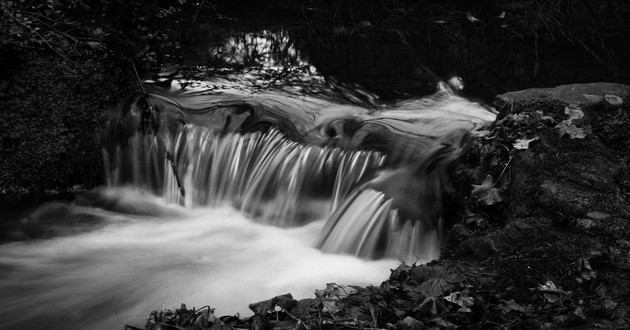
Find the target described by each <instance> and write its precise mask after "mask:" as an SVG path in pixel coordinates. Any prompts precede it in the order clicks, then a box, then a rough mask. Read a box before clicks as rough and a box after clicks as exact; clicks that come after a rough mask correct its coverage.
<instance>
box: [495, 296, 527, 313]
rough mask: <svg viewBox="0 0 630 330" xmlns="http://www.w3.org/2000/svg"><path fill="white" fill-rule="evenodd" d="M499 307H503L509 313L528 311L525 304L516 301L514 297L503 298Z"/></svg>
mask: <svg viewBox="0 0 630 330" xmlns="http://www.w3.org/2000/svg"><path fill="white" fill-rule="evenodd" d="M499 308H501V309H502V310H503V311H504V312H506V313H509V312H511V311H517V312H521V313H525V312H526V311H527V310H526V309H525V308H523V306H521V305H519V304H518V303H517V302H515V301H514V299H510V300H501V302H500V303H499Z"/></svg>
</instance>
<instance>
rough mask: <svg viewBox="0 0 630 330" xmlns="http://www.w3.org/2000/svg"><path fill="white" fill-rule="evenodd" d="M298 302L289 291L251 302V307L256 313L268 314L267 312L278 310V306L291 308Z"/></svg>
mask: <svg viewBox="0 0 630 330" xmlns="http://www.w3.org/2000/svg"><path fill="white" fill-rule="evenodd" d="M296 304H297V300H295V299H293V296H292V295H291V294H290V293H287V294H283V295H281V296H276V297H274V298H272V299H269V300H264V301H259V302H257V303H253V304H249V309H250V310H251V311H252V312H254V314H258V315H266V314H267V313H271V312H274V311H276V310H275V308H276V306H278V307H280V308H281V309H284V310H291V309H292V308H293V307H294V306H295V305H296Z"/></svg>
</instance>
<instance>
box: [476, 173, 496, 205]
mask: <svg viewBox="0 0 630 330" xmlns="http://www.w3.org/2000/svg"><path fill="white" fill-rule="evenodd" d="M492 181H493V179H492V175H488V176H487V177H486V179H485V180H484V181H483V182H482V183H481V184H480V185H476V184H474V185H472V186H473V190H472V194H473V195H477V201H478V202H480V203H482V204H484V205H494V204H496V203H498V202H501V201H503V198H502V197H501V194H500V193H499V189H497V188H496V187H495V186H494V183H492Z"/></svg>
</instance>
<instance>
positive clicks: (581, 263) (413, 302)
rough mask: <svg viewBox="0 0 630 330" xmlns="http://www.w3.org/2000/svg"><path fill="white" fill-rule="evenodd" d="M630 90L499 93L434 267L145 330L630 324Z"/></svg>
mask: <svg viewBox="0 0 630 330" xmlns="http://www.w3.org/2000/svg"><path fill="white" fill-rule="evenodd" d="M629 95H630V87H629V86H625V85H620V84H609V83H595V84H579V85H565V86H558V87H556V88H545V89H530V90H525V91H519V92H511V93H506V94H502V95H499V96H498V97H497V101H496V106H497V107H498V109H499V112H500V113H499V116H498V118H497V120H496V121H495V122H494V123H493V124H492V125H491V126H490V127H488V129H487V131H486V132H485V133H486V134H485V135H484V136H482V137H480V138H478V139H477V140H476V141H475V142H474V144H473V146H472V148H471V150H470V152H469V153H468V154H467V155H466V157H464V159H463V160H462V162H461V163H460V164H459V165H458V166H457V168H456V169H455V170H454V173H452V176H451V181H450V182H449V185H448V187H447V193H448V194H449V195H450V196H451V198H452V199H453V200H456V201H458V202H457V206H459V212H458V213H457V214H456V215H455V216H453V217H452V219H451V224H450V226H451V227H450V228H451V229H450V232H449V235H448V243H447V245H446V248H445V249H444V251H443V253H442V257H441V258H440V259H439V260H436V261H434V262H431V263H430V264H427V265H415V264H414V265H408V264H402V265H400V266H399V267H398V268H397V269H395V270H392V273H391V276H390V278H389V279H387V280H386V281H384V282H383V283H382V284H381V285H380V286H379V287H368V288H360V287H349V286H341V285H337V284H328V286H327V287H326V288H325V289H323V290H321V291H318V292H316V297H315V298H312V299H305V300H300V301H297V300H295V299H293V298H292V297H291V296H290V295H284V296H279V297H275V298H272V299H270V300H268V301H264V302H260V303H256V304H252V305H250V309H251V310H252V311H253V312H254V314H255V315H254V316H253V317H249V318H246V319H243V318H239V317H234V316H224V317H216V316H215V315H214V310H213V309H211V308H209V307H205V308H201V309H198V310H195V309H192V310H190V309H187V308H186V307H185V306H183V305H182V308H180V309H177V310H175V311H168V310H167V311H160V312H153V313H151V315H150V317H149V319H148V321H147V324H146V325H145V328H146V329H206V328H209V329H245V328H247V329H272V328H273V329H313V328H315V329H322V328H326V329H339V328H347V329H375V328H378V329H400V330H417V329H425V328H426V329H441V328H453V329H454V328H471V329H507V328H509V329H557V328H576V329H593V328H601V329H622V328H628V327H630V314H629V313H628V312H629V308H630V275H629V274H630V272H629V271H630V222H629V220H630V206H629V205H630V171H629V169H630V168H629V156H628V155H630V153H629V152H628V151H630V138H629V137H630V136H629V135H630V98H629ZM208 299H210V300H211V299H212V297H208ZM128 328H129V329H135V327H132V326H128Z"/></svg>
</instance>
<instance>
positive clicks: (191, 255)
mask: <svg viewBox="0 0 630 330" xmlns="http://www.w3.org/2000/svg"><path fill="white" fill-rule="evenodd" d="M99 199H100V201H101V203H100V204H99V203H93V205H96V204H98V205H103V204H105V205H108V206H109V207H108V208H109V209H116V210H117V211H116V212H114V211H108V210H104V209H101V208H97V207H95V206H93V205H83V206H78V205H72V206H71V207H70V210H72V211H73V212H79V213H87V214H92V215H96V216H98V217H100V218H102V219H103V220H102V221H104V222H105V226H103V227H100V229H95V230H94V231H91V232H87V233H83V234H78V235H73V236H66V237H56V238H52V239H46V240H41V241H30V242H19V243H10V244H4V245H0V310H1V311H3V314H4V315H3V320H2V321H1V322H0V324H1V325H0V328H3V329H44V328H45V329H62V328H64V329H78V328H81V327H84V328H87V329H122V327H123V324H125V323H129V324H133V325H136V326H142V325H143V324H144V321H145V318H146V317H147V316H148V313H149V312H150V311H151V310H155V309H161V308H172V309H173V308H176V307H178V306H179V304H180V303H186V304H187V306H188V307H189V308H190V307H192V306H197V307H201V306H204V305H210V306H211V307H213V308H216V309H217V314H218V315H231V314H236V313H241V315H248V314H250V312H249V310H248V309H247V305H248V304H249V303H252V302H257V301H260V300H264V299H269V298H272V297H274V296H276V295H280V294H284V293H287V292H290V293H292V294H293V296H294V297H296V298H298V299H299V298H308V297H313V296H314V294H313V292H314V290H315V289H321V288H323V287H325V284H326V283H328V282H336V283H343V284H358V285H367V284H375V285H378V284H380V282H381V281H383V280H384V279H386V278H387V276H388V275H389V269H391V268H395V267H396V266H397V263H398V262H397V261H395V260H391V259H389V260H381V261H366V260H361V259H357V258H355V257H352V256H343V255H333V254H325V253H322V252H321V251H319V250H317V249H315V248H313V243H314V240H315V239H316V238H317V236H318V233H319V232H320V231H321V229H322V227H323V225H324V221H323V220H320V221H315V222H313V223H311V224H309V225H306V226H303V227H298V228H289V229H287V228H278V227H273V226H267V225H263V224H259V223H255V222H252V221H251V220H249V219H247V218H245V217H244V216H243V215H241V214H239V213H238V212H236V211H235V210H233V209H231V208H229V207H219V208H203V209H200V208H197V209H184V208H181V207H178V206H172V205H166V204H164V203H163V202H162V201H161V199H159V198H158V197H155V196H152V195H149V194H147V193H143V192H140V191H137V190H131V189H128V188H116V189H107V190H104V191H102V192H100V193H99ZM103 201H106V202H104V203H103ZM112 205H115V207H112ZM44 207H45V206H44ZM134 214H135V215H134ZM138 214H139V215H138Z"/></svg>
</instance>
